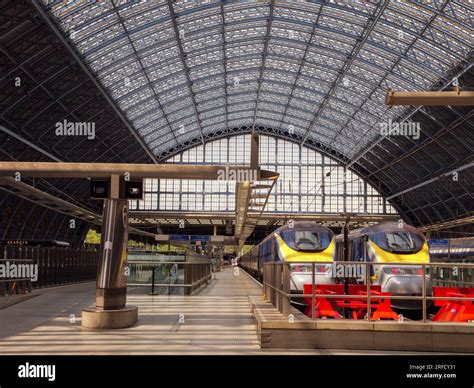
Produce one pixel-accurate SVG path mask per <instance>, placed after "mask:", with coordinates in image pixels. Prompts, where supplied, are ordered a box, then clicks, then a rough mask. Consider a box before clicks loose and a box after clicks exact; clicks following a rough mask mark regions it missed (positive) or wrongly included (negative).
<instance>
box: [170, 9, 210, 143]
mask: <svg viewBox="0 0 474 388" xmlns="http://www.w3.org/2000/svg"><path fill="white" fill-rule="evenodd" d="M168 9H169V12H170V17H171V22H172V24H173V30H174V33H175V35H176V42H177V46H178V49H179V53H180V55H179V57H180V60H181V63H182V65H183V68H184V75H185V76H186V85H187V87H188V89H189V95H190V96H191V100H192V102H193V110H194V113H195V115H196V123H197V125H198V128H199V132H200V134H201V141H202V144H204V132H203V130H202V124H201V119H200V118H199V111H198V109H197V103H196V98H195V96H194V91H193V86H192V85H193V84H192V82H191V77H190V75H189V67H188V65H187V63H186V53H185V52H184V49H183V44H182V43H181V37H180V34H179V28H178V22H177V20H176V13H175V12H174V7H173V0H168Z"/></svg>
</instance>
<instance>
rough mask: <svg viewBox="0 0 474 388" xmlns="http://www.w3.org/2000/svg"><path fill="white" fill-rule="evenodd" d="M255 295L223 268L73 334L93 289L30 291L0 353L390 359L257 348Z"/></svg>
mask: <svg viewBox="0 0 474 388" xmlns="http://www.w3.org/2000/svg"><path fill="white" fill-rule="evenodd" d="M261 292H262V291H261V287H260V286H259V285H258V284H257V283H256V282H255V281H254V280H253V279H252V278H251V277H250V276H248V275H247V274H246V273H245V272H243V271H242V270H241V271H239V273H238V274H237V275H236V274H235V273H234V269H233V268H226V269H225V270H223V271H221V272H218V273H217V274H216V279H214V280H212V282H211V283H210V285H209V286H207V287H206V288H203V289H202V290H201V292H199V293H198V294H197V295H194V296H187V297H184V296H177V295H172V296H149V295H137V294H134V295H129V296H128V304H130V305H138V306H139V320H138V322H137V324H136V325H134V326H133V327H130V328H127V329H120V330H105V331H95V330H89V329H84V328H82V327H81V310H82V309H83V308H85V307H89V306H91V305H92V304H93V303H94V293H95V283H85V284H79V285H73V286H64V287H57V288H50V289H45V290H39V291H34V293H38V294H40V295H38V296H37V297H35V298H32V299H29V300H26V301H24V302H21V303H18V304H15V305H13V306H10V307H7V308H5V309H3V310H0V354H18V355H24V354H51V355H58V354H77V355H92V354H113V355H116V354H131V355H134V354H136V355H139V354H148V355H159V354H183V355H192V354H235V355H242V354H315V355H318V354H322V355H324V354H391V353H390V352H368V351H367V352H361V351H344V350H334V351H333V350H286V349H282V350H278V349H268V350H266V349H260V348H259V346H258V340H257V335H256V329H255V325H254V322H253V317H252V313H251V311H250V306H249V301H248V296H249V295H255V296H259V295H261ZM412 354H416V353H412Z"/></svg>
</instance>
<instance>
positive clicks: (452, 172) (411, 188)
mask: <svg viewBox="0 0 474 388" xmlns="http://www.w3.org/2000/svg"><path fill="white" fill-rule="evenodd" d="M472 167H474V162H470V163H467V164H464V165H462V166H461V167H458V168H455V169H454V170H451V171H448V172H445V173H443V174H441V175H438V176H437V177H434V178H431V179H428V180H426V181H424V182H422V183H419V184H417V185H415V186H412V187H410V188H408V189H405V190H402V191H400V192H398V193H396V194H393V195H391V196H389V197H387V198H386V199H387V200H391V199H393V198H395V197H398V196H400V195H402V194H405V193H409V192H410V191H413V190H416V189H419V188H420V187H423V186H426V185H428V184H430V183H432V182H435V181H437V180H439V179H441V178H445V177H447V176H450V175H453V174H454V173H457V172H460V171H462V170H465V169H467V168H472Z"/></svg>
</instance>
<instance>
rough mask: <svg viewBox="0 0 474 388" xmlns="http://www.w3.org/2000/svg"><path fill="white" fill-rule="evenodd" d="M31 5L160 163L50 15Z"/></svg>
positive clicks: (138, 139)
mask: <svg viewBox="0 0 474 388" xmlns="http://www.w3.org/2000/svg"><path fill="white" fill-rule="evenodd" d="M31 4H32V5H33V6H34V7H35V9H36V11H37V12H38V13H39V15H40V16H41V18H42V19H43V20H44V21H45V22H46V24H47V25H48V26H49V28H50V29H51V30H52V31H53V32H54V34H55V35H56V36H57V37H58V39H59V40H60V41H61V43H62V44H63V45H64V46H65V47H66V49H67V50H68V51H69V53H70V54H71V55H72V56H73V58H74V59H75V60H76V62H77V63H78V65H79V66H80V67H81V68H82V70H83V71H84V73H85V74H86V75H87V76H88V77H89V79H90V80H91V81H92V83H93V84H94V86H95V87H96V88H97V90H98V91H99V92H100V93H101V94H102V96H103V97H104V98H105V100H106V101H107V102H108V103H109V105H110V106H111V107H112V109H113V110H114V112H115V113H116V114H117V116H118V117H119V118H120V120H121V121H122V123H123V124H124V125H125V127H126V128H127V129H128V130H129V131H130V133H131V134H132V135H133V137H134V138H135V139H136V140H137V142H138V144H140V146H141V147H142V148H143V149H144V150H145V152H146V153H147V154H148V156H149V157H150V159H151V160H152V161H153V162H155V163H158V159H157V158H156V156H155V155H154V154H153V152H152V151H151V150H150V149H149V148H148V146H147V145H146V144H145V142H144V141H143V139H142V138H141V137H140V136H139V135H138V133H137V132H136V131H135V129H134V128H133V127H132V125H131V124H130V123H129V122H128V120H127V119H126V118H125V115H124V114H123V113H122V111H121V110H120V108H118V107H117V106H116V105H115V103H114V102H113V101H112V98H111V97H110V96H109V94H108V93H107V92H106V91H105V89H104V88H103V87H102V85H101V84H100V83H99V81H97V79H96V78H95V76H94V75H93V74H92V72H91V70H90V69H89V67H88V66H87V65H86V64H85V63H84V61H83V60H82V58H81V56H80V55H79V54H78V53H77V52H76V50H75V49H74V48H73V46H72V45H71V43H70V42H69V40H68V39H67V38H66V37H64V36H63V34H62V33H61V32H60V31H59V29H58V27H57V26H56V25H55V23H54V22H53V21H52V20H51V19H50V18H49V16H48V14H47V13H46V11H45V10H44V9H43V6H42V4H40V2H37V1H31Z"/></svg>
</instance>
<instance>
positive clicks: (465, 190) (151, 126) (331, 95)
mask: <svg viewBox="0 0 474 388" xmlns="http://www.w3.org/2000/svg"><path fill="white" fill-rule="evenodd" d="M14 3H17V2H12V4H14ZM20 3H21V2H20ZM32 3H33V5H32V6H31V8H33V10H34V11H36V13H37V14H38V15H39V16H38V15H36V16H35V17H34V18H33V19H34V20H33V22H32V23H33V24H36V26H37V28H43V27H42V26H41V24H42V23H43V24H48V26H47V27H48V31H49V32H48V33H49V35H50V36H51V37H50V40H51V41H52V42H53V44H52V46H53V47H55V49H57V50H58V53H59V52H60V53H62V54H63V55H65V54H64V53H68V55H70V57H69V58H70V59H69V61H70V62H71V63H74V62H81V63H80V65H81V66H77V68H76V73H72V72H68V74H61V75H58V79H60V78H59V77H76V80H77V77H79V75H80V76H81V77H82V76H84V72H87V71H89V72H90V75H92V77H93V79H94V81H95V82H96V83H90V82H89V81H88V82H89V85H90V87H91V88H93V89H95V90H96V91H97V90H99V89H101V90H102V92H105V94H106V95H107V96H108V97H109V98H110V100H107V102H106V100H104V99H102V100H100V98H102V97H100V98H99V97H97V99H96V105H97V104H99V103H101V104H102V105H103V106H106V105H107V106H108V107H105V108H103V109H109V108H110V106H112V107H113V115H115V118H116V117H120V120H121V121H120V120H119V122H120V124H119V125H115V126H114V129H113V131H114V133H115V134H116V136H115V138H116V140H115V141H116V142H119V141H121V140H122V139H124V138H126V136H129V135H130V133H132V135H133V136H132V137H130V139H131V140H130V141H127V144H129V145H131V144H133V146H136V147H138V148H139V149H140V152H138V151H137V150H136V149H134V150H132V151H133V152H128V153H127V154H128V155H138V154H139V155H140V156H136V157H135V158H134V160H135V161H141V162H143V161H144V158H145V159H146V160H145V161H147V162H162V161H165V160H166V159H168V158H170V157H172V156H174V155H176V154H178V153H181V152H183V151H184V150H185V149H189V148H192V147H195V146H198V145H200V144H203V143H207V142H208V141H210V140H212V139H216V138H221V137H228V136H232V135H236V134H241V133H249V132H251V131H257V132H259V133H264V134H266V135H271V136H275V137H280V138H284V139H288V140H290V141H292V142H295V143H298V144H301V145H304V146H306V147H309V148H313V149H316V150H318V151H321V152H323V153H324V154H326V155H329V156H330V157H332V158H333V159H335V160H337V161H339V162H340V163H342V164H343V165H345V166H346V167H348V168H350V169H352V170H354V171H355V172H357V173H358V174H359V175H360V176H361V177H362V178H364V179H366V180H367V181H368V182H370V183H371V184H372V185H374V186H375V187H378V188H379V189H380V191H381V193H382V194H383V195H385V196H386V197H389V198H390V199H391V201H392V204H393V206H394V207H395V208H396V209H397V211H398V212H399V213H400V214H401V215H402V216H403V217H404V218H406V219H407V220H408V221H410V222H411V223H413V224H415V225H424V224H430V223H434V222H439V221H444V220H449V219H454V218H460V217H466V216H469V215H472V213H473V201H472V199H473V198H472V192H473V183H472V182H473V181H474V176H473V168H472V160H471V159H472V149H473V142H474V141H473V135H472V133H473V132H472V131H473V127H474V125H473V120H472V108H471V107H463V108H459V107H457V108H455V107H449V106H447V107H436V108H434V107H422V108H413V107H393V108H392V109H388V108H387V107H386V106H385V104H384V98H385V93H386V91H387V89H388V88H392V89H394V90H403V91H424V90H446V89H448V88H450V87H452V86H453V82H454V84H459V85H460V86H461V88H464V87H472V86H473V83H474V82H473V78H474V77H473V74H474V71H473V69H472V59H473V53H472V36H473V19H472V14H473V5H472V3H471V2H468V1H462V0H444V1H440V0H432V1H428V2H427V1H416V2H415V1H414V2H405V1H296V0H293V1H237V2H224V1H199V0H198V1H119V0H110V1H99V2H92V1H67V2H65V1H58V0H42V1H34V2H32ZM15 6H16V7H21V5H12V7H15ZM30 11H31V10H30ZM24 18H30V19H31V15H25V16H24ZM20 21H21V20H20ZM20 21H19V22H18V23H20ZM43 32H44V31H43ZM29 33H30V34H33V31H30V32H29ZM41 43H44V44H45V45H46V44H48V39H47V38H46V37H44V39H43V41H39V42H37V43H35V44H36V45H37V46H35V47H33V48H32V50H31V52H30V53H29V55H35V53H36V55H38V54H37V53H38V52H39V50H41ZM61 46H62V47H61ZM45 47H46V46H45ZM64 47H67V50H65V49H64ZM43 49H44V47H43ZM7 50H8V45H7ZM10 50H11V51H12V52H14V51H15V47H13V45H12V46H11V47H10ZM71 52H73V54H71ZM51 55H53V54H51ZM52 58H54V55H53V57H52ZM33 62H34V61H33ZM84 65H85V66H84ZM33 70H34V69H32V71H33ZM49 77H50V78H51V77H52V76H51V74H49ZM53 78H54V77H53ZM39 82H40V81H38V83H39ZM48 85H49V86H48V87H49V88H50V90H51V94H52V97H53V98H57V99H59V100H61V98H62V97H61V93H65V90H64V87H63V88H62V89H61V87H60V85H59V84H58V83H57V82H54V80H51V79H48ZM55 88H56V89H55ZM96 94H97V93H96ZM68 98H70V99H71V100H74V96H72V97H71V96H68ZM76 99H77V101H78V104H79V102H81V101H83V100H81V94H80V91H79V90H78V91H77V96H76ZM68 106H71V104H70V102H69V103H68ZM42 113H47V111H45V112H42ZM69 113H70V112H66V113H64V114H63V115H66V114H69ZM4 117H8V115H5V116H4ZM30 118H31V116H30ZM23 120H26V119H23ZM83 121H87V117H84V119H83ZM401 121H407V122H412V123H415V124H416V123H419V124H420V128H421V133H420V136H387V135H385V134H384V133H382V131H381V128H382V126H383V125H387V124H388V123H393V122H401ZM7 124H10V127H14V125H15V120H13V119H12V120H11V121H10V122H7ZM19 124H21V123H19ZM28 124H29V125H31V123H30V122H28ZM5 126H6V127H8V126H7V125H5ZM18 126H19V127H21V131H25V132H27V133H28V136H26V137H27V138H29V139H30V140H31V141H35V140H37V139H38V138H40V133H37V132H35V130H34V129H31V130H29V129H28V126H26V127H23V126H21V125H18ZM415 127H416V125H415ZM13 129H14V128H13ZM21 131H20V132H21ZM97 131H98V136H99V137H101V136H104V133H102V132H100V131H101V129H100V125H98V129H97ZM107 131H108V132H107V136H108V134H109V132H110V128H108V129H107ZM118 135H120V137H119V136H118ZM43 139H44V138H43ZM53 139H54V138H53V137H51V140H50V141H51V142H53V141H54V140H53ZM66 142H67V141H66ZM45 143H47V141H46V142H45ZM106 143H107V142H106ZM64 144H67V143H64ZM108 144H109V143H107V144H106V145H104V144H102V145H100V144H99V145H98V147H97V148H96V149H95V150H94V151H95V154H93V155H91V154H89V156H88V161H95V160H99V159H100V158H103V155H104V154H106V153H107V152H108V148H107V145H108ZM112 147H113V146H112ZM76 151H77V152H75V153H73V154H71V153H69V154H68V156H69V157H70V158H73V160H76V161H79V160H80V161H83V160H84V159H85V157H84V156H83V155H85V154H87V153H84V152H81V151H82V149H81V147H79V148H78V149H76ZM120 152H121V150H120V147H118V148H116V149H114V154H113V155H112V157H109V161H113V160H114V158H115V157H116V156H117V155H118V156H120V155H121V154H120ZM65 154H66V151H65V152H64V153H63V154H61V155H56V156H58V158H60V159H61V160H65V159H66V155H65ZM127 158H128V159H130V158H129V157H128V156H127V157H123V158H122V159H127ZM469 163H470V165H469ZM456 169H459V179H458V180H456V181H454V182H452V181H446V179H445V178H440V176H441V175H442V174H445V173H448V172H451V171H453V170H456ZM427 182H428V183H427Z"/></svg>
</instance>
